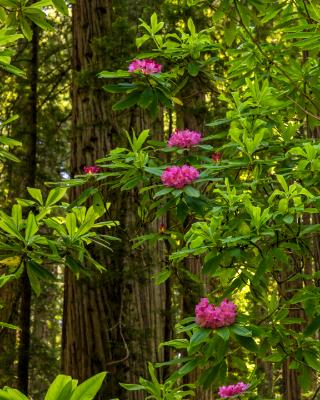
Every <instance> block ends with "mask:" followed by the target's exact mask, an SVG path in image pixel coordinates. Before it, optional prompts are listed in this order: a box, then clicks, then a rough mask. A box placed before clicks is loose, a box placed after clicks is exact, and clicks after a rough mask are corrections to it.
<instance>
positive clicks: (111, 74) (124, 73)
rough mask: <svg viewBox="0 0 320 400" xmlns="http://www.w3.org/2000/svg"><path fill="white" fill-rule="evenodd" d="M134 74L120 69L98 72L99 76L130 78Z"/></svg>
mask: <svg viewBox="0 0 320 400" xmlns="http://www.w3.org/2000/svg"><path fill="white" fill-rule="evenodd" d="M131 76H132V75H131V74H130V73H129V72H128V71H123V70H118V71H116V72H114V71H112V72H109V71H102V72H100V73H99V74H98V77H99V78H130V77H131Z"/></svg>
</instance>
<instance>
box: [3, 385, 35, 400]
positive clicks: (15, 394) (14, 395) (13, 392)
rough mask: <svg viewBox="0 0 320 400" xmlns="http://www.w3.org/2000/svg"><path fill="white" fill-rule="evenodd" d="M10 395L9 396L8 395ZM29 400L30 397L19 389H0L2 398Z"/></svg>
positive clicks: (4, 399)
mask: <svg viewBox="0 0 320 400" xmlns="http://www.w3.org/2000/svg"><path fill="white" fill-rule="evenodd" d="M7 395H8V397H6V396H7ZM6 399H9V400H28V397H27V396H25V395H24V394H23V393H21V392H19V390H17V389H11V388H8V387H5V388H4V390H0V400H6Z"/></svg>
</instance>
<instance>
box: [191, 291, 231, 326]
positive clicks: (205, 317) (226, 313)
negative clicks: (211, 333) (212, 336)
mask: <svg viewBox="0 0 320 400" xmlns="http://www.w3.org/2000/svg"><path fill="white" fill-rule="evenodd" d="M195 313H196V323H197V324H198V325H199V326H201V327H202V328H211V329H217V328H221V327H223V326H228V325H232V324H234V323H235V320H236V317H237V306H236V305H235V304H234V303H233V302H232V301H229V300H223V301H222V303H221V304H220V306H215V305H214V304H209V300H208V299H207V298H203V299H201V300H200V303H199V304H197V305H196V309H195Z"/></svg>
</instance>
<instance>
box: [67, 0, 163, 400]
mask: <svg viewBox="0 0 320 400" xmlns="http://www.w3.org/2000/svg"><path fill="white" fill-rule="evenodd" d="M111 23H112V3H111V1H109V0H92V1H90V2H88V1H87V0H78V1H77V2H76V4H75V5H74V6H73V72H74V76H73V88H72V103H73V112H72V150H71V168H72V174H73V175H76V174H80V173H82V169H83V167H84V166H85V165H93V164H94V162H95V160H96V159H98V158H100V157H102V156H104V155H105V154H106V153H108V151H110V149H112V148H114V147H116V146H118V145H120V144H121V137H124V135H122V132H121V129H120V128H119V126H120V125H126V124H127V121H128V118H127V117H125V118H126V119H122V120H116V117H115V115H114V114H113V113H112V111H111V105H112V99H110V96H109V95H107V94H105V93H104V92H103V90H102V89H101V84H102V82H99V80H97V78H96V74H97V73H98V72H99V71H101V70H102V69H106V68H108V64H109V65H110V60H108V57H109V56H110V55H109V54H105V53H103V52H101V51H100V50H99V40H100V41H101V40H103V41H111V40H112V29H111V28H112V26H111ZM139 121H140V123H142V125H144V120H143V118H139ZM134 125H135V126H136V125H137V124H136V123H135V124H134ZM78 194H79V193H77V192H76V191H74V193H73V194H72V197H73V199H74V198H75V197H76V196H77V195H78ZM107 200H108V201H111V204H112V206H111V209H110V212H111V214H112V216H113V217H114V219H117V220H119V221H120V223H121V230H120V231H119V232H116V233H115V234H116V235H117V236H120V237H121V238H122V243H121V244H118V245H117V244H116V245H114V244H113V252H112V253H110V252H109V253H108V252H106V251H105V250H103V249H101V248H96V249H95V250H94V256H95V257H96V258H98V259H99V261H100V262H101V263H102V264H103V265H105V266H106V268H107V272H105V273H103V274H100V273H97V272H95V271H91V277H90V278H89V279H88V278H80V279H79V280H77V279H76V278H75V277H74V275H72V273H71V272H70V271H69V270H66V273H65V294H64V316H63V338H62V347H63V348H62V369H63V371H64V372H65V373H67V374H70V375H72V376H73V377H74V378H77V379H79V380H80V381H82V380H84V379H86V378H88V377H89V376H91V375H93V374H95V373H97V372H99V371H103V370H107V371H108V372H109V375H108V378H107V379H109V381H108V382H107V383H106V384H105V387H104V388H102V390H101V393H100V394H99V396H98V397H97V398H98V399H105V398H106V396H120V395H121V397H122V398H125V397H124V396H123V394H122V393H121V390H120V389H119V386H118V382H136V381H137V380H138V376H139V375H140V374H143V375H146V362H147V361H149V360H150V361H160V360H161V359H162V352H159V351H158V345H159V343H160V342H161V341H163V340H164V338H165V315H164V309H165V304H166V293H165V286H162V287H155V286H154V281H153V280H152V279H151V276H152V275H153V274H154V273H156V272H157V269H158V270H159V269H160V267H161V265H160V263H158V260H157V259H156V258H155V257H152V256H151V254H150V252H147V253H142V252H141V250H136V251H132V250H131V243H130V241H129V240H130V239H132V237H133V236H134V234H135V232H136V228H137V225H138V222H137V219H136V216H135V209H136V207H137V193H136V194H133V195H131V194H128V193H124V194H119V193H116V194H115V193H112V192H108V193H107ZM109 217H110V216H108V218H109ZM154 264H156V268H154V267H153V265H154ZM130 396H131V397H130V398H131V399H135V400H136V399H143V398H144V396H143V394H142V393H131V394H130Z"/></svg>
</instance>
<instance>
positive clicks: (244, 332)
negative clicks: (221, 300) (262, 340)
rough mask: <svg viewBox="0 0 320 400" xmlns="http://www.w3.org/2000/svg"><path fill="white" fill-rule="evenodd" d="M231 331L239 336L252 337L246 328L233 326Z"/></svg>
mask: <svg viewBox="0 0 320 400" xmlns="http://www.w3.org/2000/svg"><path fill="white" fill-rule="evenodd" d="M230 329H231V331H232V332H233V333H235V334H236V335H239V336H246V337H251V336H252V332H251V331H249V329H247V328H245V327H244V326H240V325H232V326H231V327H230Z"/></svg>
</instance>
